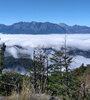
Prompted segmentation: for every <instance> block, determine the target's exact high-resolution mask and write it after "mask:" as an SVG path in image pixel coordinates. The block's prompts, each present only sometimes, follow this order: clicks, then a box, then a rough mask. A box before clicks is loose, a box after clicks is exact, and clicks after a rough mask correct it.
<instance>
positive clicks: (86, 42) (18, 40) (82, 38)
mask: <svg viewBox="0 0 90 100" xmlns="http://www.w3.org/2000/svg"><path fill="white" fill-rule="evenodd" d="M0 38H1V40H0V44H1V43H2V42H5V44H6V45H7V51H8V52H9V53H11V55H12V56H14V57H15V58H18V52H21V53H26V54H29V55H32V54H33V49H34V48H36V47H43V48H53V49H59V48H60V47H61V46H63V45H64V43H65V34H52V35H26V34H19V35H17V34H14V35H11V34H0ZM66 43H67V47H71V48H78V49H81V50H85V51H87V50H90V34H68V35H66ZM15 45H18V46H21V47H22V48H24V49H20V48H17V47H15ZM81 58H82V60H80V59H81ZM83 59H84V60H83ZM75 61H76V62H75V63H78V66H79V65H80V64H81V63H83V62H84V63H85V64H88V63H89V59H87V58H84V57H81V56H76V60H75ZM73 65H74V64H73ZM75 66H76V65H75Z"/></svg>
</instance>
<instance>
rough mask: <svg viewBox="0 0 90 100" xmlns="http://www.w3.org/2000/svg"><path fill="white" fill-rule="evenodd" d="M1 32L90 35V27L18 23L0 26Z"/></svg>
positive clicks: (48, 23)
mask: <svg viewBox="0 0 90 100" xmlns="http://www.w3.org/2000/svg"><path fill="white" fill-rule="evenodd" d="M0 32H1V33H7V34H52V33H55V34H58V33H60V34H61V33H90V27H88V26H80V25H74V26H69V25H66V24H64V23H60V24H55V23H50V22H45V23H42V22H35V21H32V22H18V23H14V24H12V25H4V24H0Z"/></svg>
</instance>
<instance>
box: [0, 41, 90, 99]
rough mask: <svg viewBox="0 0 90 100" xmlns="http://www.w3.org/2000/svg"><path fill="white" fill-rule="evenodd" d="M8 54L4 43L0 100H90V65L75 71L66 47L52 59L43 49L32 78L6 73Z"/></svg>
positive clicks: (0, 58) (35, 54) (35, 59)
mask: <svg viewBox="0 0 90 100" xmlns="http://www.w3.org/2000/svg"><path fill="white" fill-rule="evenodd" d="M5 50H6V45H5V43H3V44H2V46H1V50H0V100H90V65H87V66H84V64H82V65H81V66H80V67H79V68H76V69H71V67H72V66H70V64H71V62H72V58H73V57H72V56H70V55H68V54H67V48H66V45H65V46H64V47H62V48H60V50H58V51H55V52H54V53H53V54H52V55H51V57H50V56H49V55H48V54H47V53H46V52H45V51H44V50H43V49H35V50H34V52H33V58H32V63H31V65H30V66H29V67H28V72H29V74H28V75H21V74H19V73H16V72H14V71H6V72H4V71H3V69H4V65H5V56H4V53H5ZM24 61H25V62H26V63H27V61H26V60H24ZM28 62H29V61H28ZM30 62H31V60H30Z"/></svg>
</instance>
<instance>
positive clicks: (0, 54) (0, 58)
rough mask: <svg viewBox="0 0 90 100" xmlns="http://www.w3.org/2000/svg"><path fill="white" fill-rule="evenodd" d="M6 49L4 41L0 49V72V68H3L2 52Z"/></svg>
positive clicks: (0, 71)
mask: <svg viewBox="0 0 90 100" xmlns="http://www.w3.org/2000/svg"><path fill="white" fill-rule="evenodd" d="M5 49H6V45H5V43H3V44H2V46H1V50H0V73H2V70H3V68H4V52H5Z"/></svg>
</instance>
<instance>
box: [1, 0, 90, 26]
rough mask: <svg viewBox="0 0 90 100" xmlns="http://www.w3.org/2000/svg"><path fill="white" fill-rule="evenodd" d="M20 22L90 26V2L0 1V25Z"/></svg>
mask: <svg viewBox="0 0 90 100" xmlns="http://www.w3.org/2000/svg"><path fill="white" fill-rule="evenodd" d="M19 21H25V22H28V21H29V22H30V21H38V22H47V21H49V22H53V23H66V24H69V25H74V24H79V25H88V26H90V0H0V24H7V25H9V24H12V23H15V22H19Z"/></svg>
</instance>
